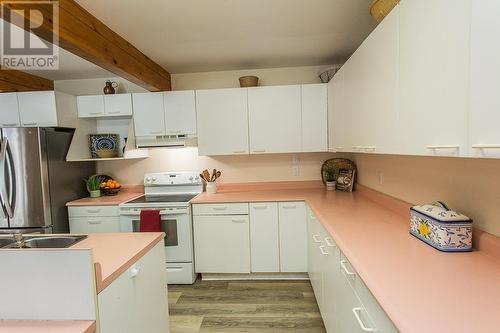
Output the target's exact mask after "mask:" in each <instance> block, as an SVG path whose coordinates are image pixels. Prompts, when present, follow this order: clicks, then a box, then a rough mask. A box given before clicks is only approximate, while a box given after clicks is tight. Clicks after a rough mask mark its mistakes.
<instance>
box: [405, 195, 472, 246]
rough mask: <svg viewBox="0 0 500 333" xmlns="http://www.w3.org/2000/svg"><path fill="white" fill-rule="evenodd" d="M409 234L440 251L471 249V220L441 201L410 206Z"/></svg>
mask: <svg viewBox="0 0 500 333" xmlns="http://www.w3.org/2000/svg"><path fill="white" fill-rule="evenodd" d="M410 234H412V235H413V236H415V237H417V238H418V239H420V240H422V241H424V242H426V243H427V244H429V245H430V246H432V247H434V248H436V249H438V250H440V251H444V252H466V251H472V220H471V219H470V218H468V217H467V216H465V215H463V214H459V213H457V212H454V211H452V210H450V209H449V208H448V207H447V206H446V205H445V204H444V203H442V202H436V203H434V204H427V205H421V206H414V207H412V208H410Z"/></svg>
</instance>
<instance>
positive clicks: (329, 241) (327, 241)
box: [325, 237, 337, 247]
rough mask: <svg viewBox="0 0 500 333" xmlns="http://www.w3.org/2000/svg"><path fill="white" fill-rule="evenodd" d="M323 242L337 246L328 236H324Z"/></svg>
mask: <svg viewBox="0 0 500 333" xmlns="http://www.w3.org/2000/svg"><path fill="white" fill-rule="evenodd" d="M325 243H326V245H328V246H329V247H337V245H335V244H333V241H332V239H331V238H330V237H326V238H325Z"/></svg>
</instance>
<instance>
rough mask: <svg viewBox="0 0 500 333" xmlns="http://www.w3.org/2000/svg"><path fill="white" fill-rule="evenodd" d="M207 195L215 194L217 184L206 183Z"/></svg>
mask: <svg viewBox="0 0 500 333" xmlns="http://www.w3.org/2000/svg"><path fill="white" fill-rule="evenodd" d="M207 193H208V194H215V193H217V184H216V183H215V182H208V183H207Z"/></svg>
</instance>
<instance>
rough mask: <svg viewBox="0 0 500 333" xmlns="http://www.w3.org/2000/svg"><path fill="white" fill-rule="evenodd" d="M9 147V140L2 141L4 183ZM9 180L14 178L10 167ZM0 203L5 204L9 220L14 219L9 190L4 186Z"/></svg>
mask: <svg viewBox="0 0 500 333" xmlns="http://www.w3.org/2000/svg"><path fill="white" fill-rule="evenodd" d="M8 146H9V141H8V140H7V138H3V140H2V146H1V147H0V179H1V180H2V181H5V179H6V176H7V175H6V174H5V171H6V170H5V166H6V164H7V153H8V150H7V149H8ZM8 169H9V175H8V176H9V178H10V177H12V168H11V167H10V166H9V167H8ZM8 183H9V186H10V187H12V180H11V179H9V181H8ZM0 201H1V202H2V204H3V207H4V208H5V212H6V213H7V214H6V215H7V217H8V218H12V217H14V212H13V210H12V207H11V206H10V205H11V202H10V200H9V196H8V194H7V189H6V188H5V187H4V186H0Z"/></svg>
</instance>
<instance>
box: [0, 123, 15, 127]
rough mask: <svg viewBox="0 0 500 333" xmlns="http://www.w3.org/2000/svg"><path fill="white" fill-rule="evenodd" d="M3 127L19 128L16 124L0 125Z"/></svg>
mask: <svg viewBox="0 0 500 333" xmlns="http://www.w3.org/2000/svg"><path fill="white" fill-rule="evenodd" d="M2 126H3V127H15V126H19V124H17V123H12V124H2Z"/></svg>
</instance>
